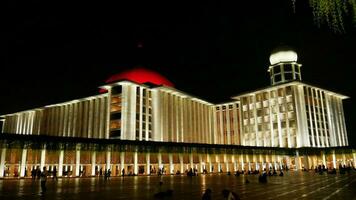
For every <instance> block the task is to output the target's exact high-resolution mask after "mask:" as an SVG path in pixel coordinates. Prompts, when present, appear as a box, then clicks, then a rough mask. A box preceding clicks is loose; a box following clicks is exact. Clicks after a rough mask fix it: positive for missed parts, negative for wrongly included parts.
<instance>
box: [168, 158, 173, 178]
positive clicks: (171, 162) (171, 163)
mask: <svg viewBox="0 0 356 200" xmlns="http://www.w3.org/2000/svg"><path fill="white" fill-rule="evenodd" d="M168 159H169V173H170V174H174V164H173V154H172V153H170V154H168Z"/></svg>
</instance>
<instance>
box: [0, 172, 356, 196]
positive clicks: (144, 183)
mask: <svg viewBox="0 0 356 200" xmlns="http://www.w3.org/2000/svg"><path fill="white" fill-rule="evenodd" d="M246 179H248V180H249V181H250V183H245V180H246ZM160 181H162V182H163V184H162V185H161V186H160V184H159V183H160ZM207 188H210V189H211V190H212V196H213V199H222V197H221V191H222V190H223V189H229V190H232V191H235V192H236V193H237V194H238V195H239V196H240V198H241V199H288V200H292V199H323V200H326V199H345V200H346V199H347V200H349V199H356V173H355V172H352V173H351V174H342V175H339V174H338V175H327V174H324V175H319V174H314V172H299V173H297V172H289V173H286V174H285V176H284V177H278V176H277V177H268V182H267V183H259V182H258V176H257V175H248V176H239V177H235V176H233V175H230V176H228V175H226V174H215V175H214V174H212V175H199V176H197V177H187V176H163V177H158V176H139V177H124V178H122V177H114V178H111V180H108V181H104V180H103V179H102V178H63V179H58V181H53V180H52V179H48V181H47V192H46V193H45V194H42V193H41V188H40V184H39V181H32V180H31V179H21V180H16V179H12V180H11V179H10V180H0V199H85V200H89V199H100V200H103V199H154V194H155V193H158V192H159V191H166V190H167V189H172V190H173V196H172V197H170V198H167V199H201V196H202V194H203V192H204V191H205V189H207Z"/></svg>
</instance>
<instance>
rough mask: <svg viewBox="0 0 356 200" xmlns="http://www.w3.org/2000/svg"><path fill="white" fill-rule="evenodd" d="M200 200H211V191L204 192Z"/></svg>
mask: <svg viewBox="0 0 356 200" xmlns="http://www.w3.org/2000/svg"><path fill="white" fill-rule="evenodd" d="M202 200H211V189H210V188H208V189H206V190H205V192H204V194H203V197H202Z"/></svg>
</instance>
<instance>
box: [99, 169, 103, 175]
mask: <svg viewBox="0 0 356 200" xmlns="http://www.w3.org/2000/svg"><path fill="white" fill-rule="evenodd" d="M102 175H103V168H100V170H99V176H102Z"/></svg>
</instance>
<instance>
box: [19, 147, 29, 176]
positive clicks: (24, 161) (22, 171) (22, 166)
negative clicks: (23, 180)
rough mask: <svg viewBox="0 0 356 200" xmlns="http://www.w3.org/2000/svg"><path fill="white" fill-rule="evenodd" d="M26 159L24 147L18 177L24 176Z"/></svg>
mask: <svg viewBox="0 0 356 200" xmlns="http://www.w3.org/2000/svg"><path fill="white" fill-rule="evenodd" d="M26 158H27V148H26V147H24V149H22V155H21V167H20V177H24V176H25V170H26Z"/></svg>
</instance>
